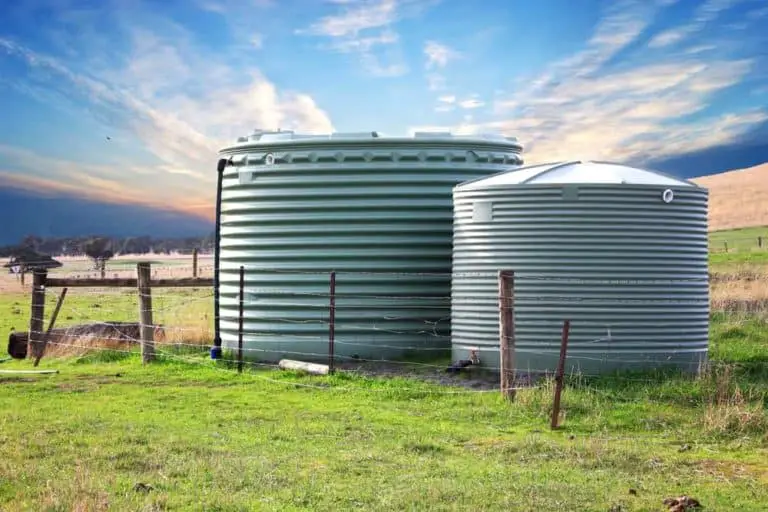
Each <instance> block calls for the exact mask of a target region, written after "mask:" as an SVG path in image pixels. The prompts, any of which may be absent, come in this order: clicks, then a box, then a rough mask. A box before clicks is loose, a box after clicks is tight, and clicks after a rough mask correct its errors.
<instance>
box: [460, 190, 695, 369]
mask: <svg viewBox="0 0 768 512" xmlns="http://www.w3.org/2000/svg"><path fill="white" fill-rule="evenodd" d="M666 188H668V187H666V186H664V187H661V186H659V187H657V186H647V185H590V184H584V185H563V186H558V185H518V186H510V185H505V186H501V187H496V188H487V189H482V187H480V189H475V188H474V187H468V188H466V189H463V188H462V186H458V187H456V189H455V190H454V207H455V218H454V222H455V224H454V260H453V271H454V276H453V284H452V293H453V301H452V317H451V324H452V334H453V345H454V358H466V357H467V355H468V351H467V350H466V348H465V347H467V346H479V347H481V354H480V355H481V362H482V364H484V365H485V366H489V367H496V368H497V367H498V364H499V359H498V349H499V324H498V322H499V310H498V284H497V277H496V273H497V271H498V270H500V269H505V270H513V271H515V273H516V276H515V290H514V294H515V301H514V314H515V334H516V363H515V367H516V368H518V369H523V370H526V369H531V370H554V369H555V368H556V366H557V359H558V354H559V348H560V338H561V329H562V322H563V320H564V319H569V320H571V332H570V341H569V348H568V363H567V366H568V369H569V370H574V369H578V370H581V371H583V372H585V373H600V372H606V371H611V370H614V369H618V368H638V369H639V368H648V367H653V366H657V365H660V364H672V365H678V366H682V367H685V368H688V369H692V370H693V369H695V367H696V366H697V365H698V363H699V361H700V360H706V355H707V349H708V327H709V285H708V266H707V265H708V259H707V258H708V250H707V191H706V189H701V188H697V187H677V188H676V187H671V188H672V190H673V191H674V201H672V202H671V203H669V204H666V203H665V202H664V201H662V200H661V196H662V193H663V191H664V190H665V189H666Z"/></svg>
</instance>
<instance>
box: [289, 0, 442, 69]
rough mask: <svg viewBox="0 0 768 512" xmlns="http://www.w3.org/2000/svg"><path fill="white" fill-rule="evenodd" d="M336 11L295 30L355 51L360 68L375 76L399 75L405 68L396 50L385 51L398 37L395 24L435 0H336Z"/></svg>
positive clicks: (343, 49)
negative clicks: (337, 10)
mask: <svg viewBox="0 0 768 512" xmlns="http://www.w3.org/2000/svg"><path fill="white" fill-rule="evenodd" d="M332 3H334V4H336V5H337V6H338V7H339V8H340V11H339V12H338V13H335V14H331V15H327V16H323V17H322V18H320V19H319V20H317V21H316V22H315V23H313V24H311V25H310V26H309V27H308V28H306V29H300V30H297V31H296V33H297V34H300V35H306V36H318V37H324V38H327V39H330V41H331V42H330V44H329V45H328V47H329V48H330V49H332V50H335V51H340V52H345V53H356V54H357V55H358V56H359V58H360V62H361V63H362V65H363V67H364V68H365V69H366V70H367V71H368V72H369V73H371V74H373V75H376V76H399V75H402V74H405V73H406V72H407V71H408V68H407V66H406V64H405V61H404V59H403V58H402V56H401V55H400V54H399V52H397V51H391V50H388V48H390V47H394V46H397V45H398V43H399V40H400V37H399V34H398V33H397V32H396V30H395V28H394V27H395V24H396V23H397V22H398V21H399V20H401V19H403V18H407V17H412V16H416V15H418V14H420V13H421V12H423V11H424V9H426V8H428V7H429V6H431V5H432V4H433V3H435V0H336V1H334V2H332Z"/></svg>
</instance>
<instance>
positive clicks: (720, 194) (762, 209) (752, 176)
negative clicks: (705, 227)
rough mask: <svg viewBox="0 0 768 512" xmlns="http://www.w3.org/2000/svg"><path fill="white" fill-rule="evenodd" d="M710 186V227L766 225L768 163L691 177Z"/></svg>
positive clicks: (767, 213)
mask: <svg viewBox="0 0 768 512" xmlns="http://www.w3.org/2000/svg"><path fill="white" fill-rule="evenodd" d="M691 181H693V182H694V183H696V184H697V185H700V186H702V187H706V188H708V189H709V229H710V230H711V231H719V230H723V229H736V228H746V227H752V226H768V163H764V164H760V165H756V166H754V167H749V168H746V169H738V170H734V171H728V172H723V173H720V174H713V175H711V176H702V177H700V178H693V179H692V180H691Z"/></svg>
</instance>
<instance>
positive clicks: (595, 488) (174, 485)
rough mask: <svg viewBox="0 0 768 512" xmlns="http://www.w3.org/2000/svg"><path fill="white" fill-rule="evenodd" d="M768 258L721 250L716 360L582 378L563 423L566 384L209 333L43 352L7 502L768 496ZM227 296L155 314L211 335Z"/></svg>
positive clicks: (6, 389) (569, 390)
mask: <svg viewBox="0 0 768 512" xmlns="http://www.w3.org/2000/svg"><path fill="white" fill-rule="evenodd" d="M745 255H749V256H751V258H750V259H747V258H744V256H745ZM760 255H761V253H750V254H747V253H729V254H722V255H721V254H716V255H713V256H712V268H713V272H714V273H715V275H714V277H713V281H712V305H713V311H714V314H713V318H712V325H711V339H712V345H711V353H710V354H711V358H712V367H711V369H710V370H709V371H708V372H706V373H705V374H703V375H701V376H700V377H683V376H680V375H673V374H652V373H642V374H623V375H621V376H614V377H602V378H590V379H587V378H584V377H579V376H571V377H570V378H569V380H568V383H567V387H566V391H565V393H564V395H563V412H564V414H563V417H562V422H563V428H562V429H561V430H559V431H555V432H552V431H550V429H549V418H548V416H549V414H550V411H551V402H552V385H551V382H549V381H544V382H542V383H541V385H540V386H538V387H536V388H532V389H525V390H521V391H519V392H518V395H517V398H516V400H515V402H514V403H512V404H510V403H506V402H504V401H503V400H502V399H501V398H500V397H499V394H498V393H497V392H491V393H485V392H477V391H472V390H467V389H465V388H460V387H448V386H437V385H434V384H430V383H427V382H424V381H422V380H416V379H405V378H394V379H376V378H367V377H363V376H360V375H354V374H344V373H342V374H337V375H334V376H332V377H311V378H310V377H303V376H300V375H296V374H290V373H285V372H277V371H273V370H270V369H258V367H255V368H248V370H247V371H246V372H245V373H244V374H242V375H238V374H237V373H235V372H234V371H233V370H232V368H231V367H228V366H226V364H219V365H215V364H214V363H212V362H211V361H210V360H209V359H208V358H207V357H206V354H205V348H204V346H201V347H200V348H199V349H195V348H194V347H186V350H183V351H181V350H179V349H178V347H175V346H173V345H168V346H162V345H161V346H160V350H161V353H162V356H161V358H160V360H159V361H158V362H156V363H154V364H152V365H150V366H147V367H144V366H142V365H141V364H140V363H139V359H138V357H136V355H135V354H132V353H130V351H129V352H128V353H126V352H122V351H115V350H91V351H77V352H76V353H74V354H69V356H68V357H51V358H45V359H43V361H42V362H41V366H40V368H46V369H50V368H55V369H58V370H59V371H60V373H59V374H56V375H35V376H29V375H23V376H14V375H0V384H1V385H2V390H3V393H2V395H1V396H0V437H2V446H3V448H2V452H1V453H2V456H0V509H2V510H9V511H11V510H36V511H37V510H51V511H58V510H62V511H64V510H107V509H110V510H147V511H150V510H158V511H159V510H222V511H223V510H403V509H409V510H473V511H474V510H579V511H582V510H584V511H591V510H595V511H628V510H660V511H661V510H667V509H668V508H667V507H665V506H664V505H663V503H662V501H663V500H664V499H665V498H667V497H677V496H680V495H683V494H687V495H690V496H693V497H695V498H696V499H698V500H699V501H700V502H701V503H702V505H704V507H705V509H704V510H765V503H768V462H767V461H768V261H766V260H764V259H761V258H760V257H759V256H760ZM173 268H176V267H175V266H174V267H173ZM67 270H68V269H63V271H67ZM179 271H180V272H182V271H184V270H183V269H182V270H179ZM187 272H188V270H187ZM48 295H49V297H48V301H49V302H48V304H47V308H48V311H49V312H50V310H51V308H52V307H53V303H54V302H55V295H54V294H53V293H49V294H48ZM210 295H211V293H210V291H209V290H182V289H180V290H158V291H157V294H156V295H155V299H154V305H155V309H156V313H155V320H156V322H158V323H164V324H166V325H169V326H183V327H184V329H183V330H179V331H176V333H175V334H174V335H173V336H171V338H172V339H171V340H170V341H171V342H173V341H177V342H179V341H180V342H183V343H189V344H190V345H195V344H196V343H202V342H206V341H207V340H209V339H210V325H211V323H212V320H211V319H212V315H211V312H212V299H211V297H210ZM28 308H29V300H28V296H26V295H25V293H24V292H23V291H21V290H20V289H14V288H13V286H7V287H6V292H5V293H3V294H0V332H2V333H6V332H7V330H8V329H9V328H10V327H16V329H19V330H25V329H26V323H27V322H28ZM137 309H138V305H137V303H136V297H135V293H134V292H133V291H132V290H128V291H125V292H113V291H108V292H105V291H103V290H102V291H99V290H74V289H73V290H70V294H69V295H68V297H67V299H66V301H65V305H64V307H63V308H62V311H61V313H60V322H61V325H65V324H74V323H81V322H84V321H93V320H131V321H135V319H136V318H137ZM30 367H31V363H30V362H28V361H22V362H18V361H12V362H6V363H4V364H2V365H0V370H7V369H28V368H30ZM426 371H428V372H434V373H441V374H442V373H443V367H440V368H434V369H427V370H426Z"/></svg>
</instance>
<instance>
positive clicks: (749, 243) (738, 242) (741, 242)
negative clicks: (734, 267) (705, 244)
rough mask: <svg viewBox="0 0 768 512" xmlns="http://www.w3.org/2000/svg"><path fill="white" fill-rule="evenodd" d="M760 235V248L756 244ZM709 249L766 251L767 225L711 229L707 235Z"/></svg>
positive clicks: (717, 250)
mask: <svg viewBox="0 0 768 512" xmlns="http://www.w3.org/2000/svg"><path fill="white" fill-rule="evenodd" d="M759 237H762V239H763V240H762V242H763V245H762V248H761V247H759V246H758V238H759ZM709 242H710V249H711V250H712V251H713V252H720V251H725V247H726V244H727V246H728V251H739V252H745V251H746V252H749V251H760V250H761V249H762V251H768V226H760V227H751V228H742V229H728V230H723V231H713V232H712V233H710V235H709Z"/></svg>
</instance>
